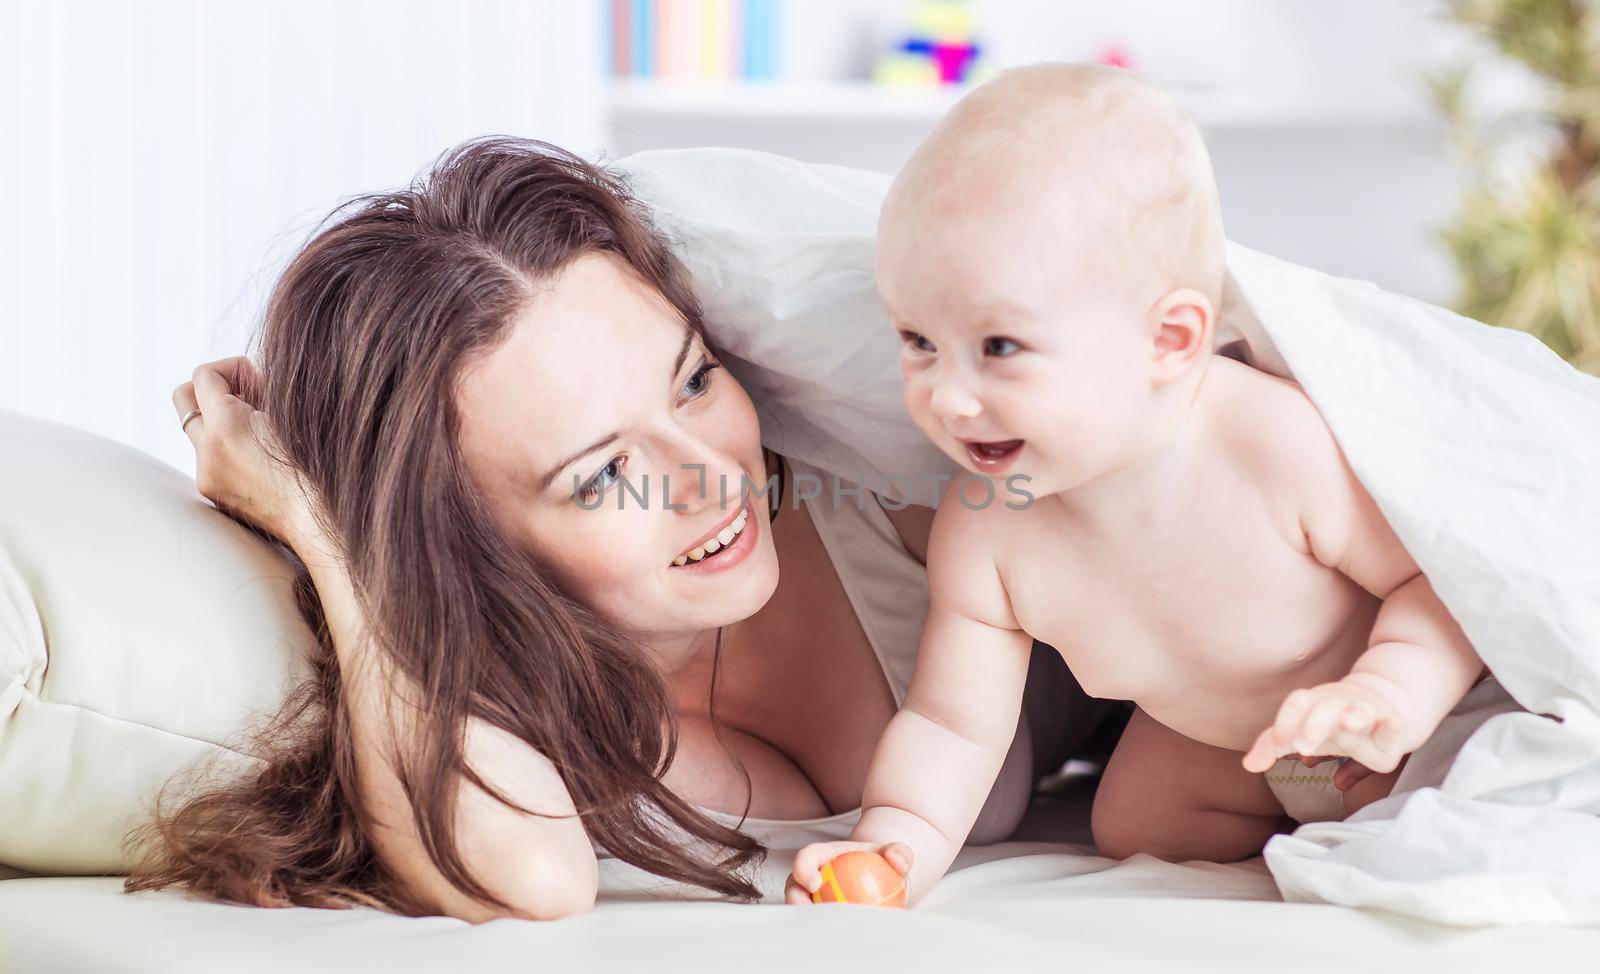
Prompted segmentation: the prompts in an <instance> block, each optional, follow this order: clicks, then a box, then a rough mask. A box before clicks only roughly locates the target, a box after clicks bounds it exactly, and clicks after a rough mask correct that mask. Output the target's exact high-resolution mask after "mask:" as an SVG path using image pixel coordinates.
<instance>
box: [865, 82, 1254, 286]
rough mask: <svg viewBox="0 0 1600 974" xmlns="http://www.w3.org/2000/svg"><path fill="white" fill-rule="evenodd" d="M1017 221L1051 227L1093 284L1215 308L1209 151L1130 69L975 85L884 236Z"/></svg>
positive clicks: (913, 170) (928, 147)
mask: <svg viewBox="0 0 1600 974" xmlns="http://www.w3.org/2000/svg"><path fill="white" fill-rule="evenodd" d="M1012 218H1015V219H1017V220H1019V221H1031V222H1032V223H1034V224H1041V223H1042V224H1044V225H1046V227H1047V228H1048V229H1049V230H1050V232H1051V233H1053V235H1054V239H1053V240H1051V241H1050V243H1051V244H1052V247H1051V249H1052V251H1055V252H1057V253H1060V254H1062V255H1063V256H1070V257H1073V258H1076V260H1077V263H1076V266H1078V267H1079V268H1081V269H1082V270H1083V271H1084V273H1085V274H1086V275H1088V276H1089V277H1091V278H1092V279H1095V280H1102V281H1103V280H1106V277H1105V275H1107V274H1117V275H1132V276H1137V277H1139V278H1141V279H1142V278H1148V281H1143V280H1141V281H1139V282H1134V281H1131V280H1130V281H1129V283H1130V284H1135V285H1136V286H1137V287H1138V288H1139V289H1140V291H1141V292H1143V291H1147V290H1150V289H1153V288H1159V289H1163V290H1170V289H1172V288H1177V287H1190V288H1194V289H1196V290H1198V291H1200V292H1201V293H1203V294H1205V295H1207V296H1208V297H1209V298H1210V299H1211V300H1212V302H1213V304H1215V303H1216V302H1217V300H1218V299H1219V297H1220V292H1221V288H1222V276H1223V231H1222V217H1221V209H1220V206H1219V204H1218V200H1217V192H1216V185H1215V182H1214V179H1213V176H1212V173H1211V163H1210V160H1209V159H1208V157H1207V155H1206V150H1205V144H1204V142H1203V141H1202V140H1201V137H1200V133H1199V131H1198V129H1197V128H1196V127H1195V125H1194V123H1193V122H1192V121H1190V120H1189V119H1188V118H1187V117H1186V116H1185V115H1184V114H1183V112H1182V111H1181V110H1180V109H1179V108H1178V106H1177V105H1176V104H1175V103H1174V102H1173V101H1172V99H1171V98H1170V97H1169V96H1168V95H1167V94H1166V93H1165V92H1163V91H1162V90H1161V89H1160V88H1158V87H1156V86H1155V85H1153V84H1151V83H1149V82H1147V81H1145V80H1143V79H1142V78H1140V77H1139V76H1138V75H1135V74H1133V73H1132V72H1129V71H1126V70H1124V69H1120V68H1103V67H1096V66H1090V65H1065V64H1063V65H1054V64H1046V65H1034V66H1030V67H1025V68H1016V69H1013V70H1010V71H1007V72H1004V73H1003V74H1001V75H999V76H998V77H996V78H995V79H994V80H992V81H990V82H989V83H987V84H985V85H982V86H981V87H979V88H977V89H976V90H974V91H973V92H972V93H971V94H969V95H967V97H965V98H963V99H962V100H961V102H960V103H959V104H957V105H956V107H955V108H954V109H952V110H951V111H950V113H949V114H948V115H947V116H946V117H945V118H944V120H943V121H941V122H940V124H939V126H938V127H937V128H936V129H935V130H934V132H933V134H932V135H930V136H929V137H928V139H927V140H926V141H925V142H923V143H922V145H921V146H920V147H918V149H917V151H916V153H915V154H914V155H913V156H912V158H911V160H910V161H909V162H908V163H907V164H906V166H905V168H904V169H903V170H902V171H901V173H900V175H899V176H898V177H897V178H896V179H895V182H894V186H893V187H892V189H891V190H890V193H889V196H888V198H887V199H886V200H885V202H884V208H883V214H882V217H881V222H880V228H879V236H880V240H885V241H892V240H893V239H894V238H895V237H896V235H897V234H904V233H912V234H918V235H922V236H924V237H925V236H926V234H927V233H928V231H929V228H930V227H932V226H936V225H945V226H949V225H951V224H952V222H954V223H956V224H959V223H960V221H963V220H965V221H969V223H971V222H973V221H986V222H988V223H993V222H994V221H1004V220H1007V219H1012ZM1016 239H1019V240H1021V239H1025V237H1024V235H1020V234H1019V235H1018V237H1017V238H1016ZM1032 239H1034V240H1035V243H1036V245H1037V244H1038V243H1039V238H1038V235H1035V236H1034V237H1033V238H1032ZM1152 296H1153V295H1152Z"/></svg>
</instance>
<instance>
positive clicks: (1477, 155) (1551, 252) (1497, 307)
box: [1431, 0, 1600, 374]
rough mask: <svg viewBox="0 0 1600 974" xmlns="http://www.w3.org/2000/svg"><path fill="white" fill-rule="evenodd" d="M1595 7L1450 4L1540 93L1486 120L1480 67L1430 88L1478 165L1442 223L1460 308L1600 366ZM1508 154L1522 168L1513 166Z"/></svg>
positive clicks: (1599, 24)
mask: <svg viewBox="0 0 1600 974" xmlns="http://www.w3.org/2000/svg"><path fill="white" fill-rule="evenodd" d="M1595 8H1596V3H1594V2H1591V0H1450V2H1449V3H1448V4H1447V9H1448V16H1449V17H1450V18H1451V19H1453V20H1455V21H1457V22H1459V23H1462V24H1466V25H1468V26H1469V27H1471V28H1473V29H1474V30H1476V31H1477V32H1479V33H1480V34H1481V35H1482V36H1483V37H1485V38H1487V39H1488V40H1489V41H1490V42H1492V43H1493V45H1494V46H1495V48H1496V49H1498V51H1499V53H1500V54H1501V55H1503V56H1504V57H1506V58H1510V59H1512V60H1513V61H1515V62H1517V63H1519V64H1520V65H1522V66H1523V67H1524V68H1526V69H1528V70H1529V71H1531V72H1532V73H1533V75H1534V78H1535V79H1536V81H1537V91H1538V95H1537V97H1536V98H1535V100H1534V101H1533V103H1532V104H1531V105H1529V106H1527V107H1525V108H1519V109H1517V110H1515V111H1511V112H1506V113H1502V114H1499V115H1498V116H1497V117H1495V118H1494V119H1493V120H1492V121H1491V122H1485V121H1482V120H1479V119H1477V118H1475V117H1474V116H1473V113H1472V111H1471V110H1470V107H1469V104H1470V99H1469V98H1468V97H1467V93H1468V92H1469V90H1470V85H1471V82H1472V79H1473V77H1474V75H1475V71H1476V68H1477V67H1478V65H1473V64H1469V65H1463V66H1459V67H1456V68H1452V69H1449V70H1447V71H1444V72H1441V73H1439V74H1437V75H1435V76H1434V77H1433V78H1432V79H1431V87H1432V90H1433V95H1434V99H1435V101H1436V102H1437V103H1438V104H1439V106H1440V108H1441V109H1442V110H1443V111H1444V113H1445V114H1446V116H1447V118H1448V119H1449V120H1450V123H1451V129H1452V136H1453V139H1452V141H1453V142H1454V144H1455V145H1456V147H1457V149H1458V151H1460V152H1461V153H1462V155H1463V157H1464V159H1465V160H1466V162H1467V163H1468V166H1469V169H1470V172H1471V177H1470V183H1469V187H1468V189H1467V191H1466V194H1465V198H1464V199H1463V200H1462V206H1461V212H1460V213H1459V214H1458V215H1457V217H1456V219H1455V221H1454V222H1453V223H1452V224H1451V225H1450V226H1449V227H1447V228H1446V229H1445V230H1444V231H1443V238H1444V241H1445V243H1446V245H1447V246H1448V247H1449V248H1450V253H1451V256H1452V257H1453V259H1454V261H1455V264H1456V269H1457V271H1458V273H1459V274H1460V277H1461V284H1462V291H1461V295H1460V299H1459V301H1458V305H1457V310H1459V311H1460V312H1461V313H1463V314H1466V315H1470V316H1472V317H1474V318H1478V319H1480V320H1483V321H1488V322H1492V323H1494V324H1498V325H1505V326H1507V327H1511V328H1518V329H1521V330H1523V331H1527V332H1530V333H1532V334H1534V335H1536V336H1538V337H1539V338H1540V339H1541V340H1543V341H1544V342H1545V343H1546V344H1548V345H1549V346H1550V347H1551V348H1552V349H1554V350H1555V351H1556V352H1557V353H1558V354H1560V355H1561V356H1562V357H1563V358H1565V359H1567V360H1568V361H1569V362H1571V363H1572V364H1574V365H1576V366H1577V367H1578V368H1581V369H1584V370H1586V371H1588V372H1593V373H1596V374H1600V17H1597V16H1596V9H1595ZM1507 149H1512V150H1514V152H1515V153H1516V154H1517V155H1516V156H1512V155H1511V153H1508V152H1507V151H1506V150H1507ZM1530 150H1531V151H1530ZM1508 157H1513V158H1515V157H1520V158H1521V159H1522V160H1523V161H1524V163H1525V164H1523V165H1519V166H1515V167H1512V168H1510V169H1508V168H1507V167H1506V166H1505V165H1504V163H1505V161H1506V159H1507V158H1508Z"/></svg>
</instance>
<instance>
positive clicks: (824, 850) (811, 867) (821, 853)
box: [783, 841, 912, 905]
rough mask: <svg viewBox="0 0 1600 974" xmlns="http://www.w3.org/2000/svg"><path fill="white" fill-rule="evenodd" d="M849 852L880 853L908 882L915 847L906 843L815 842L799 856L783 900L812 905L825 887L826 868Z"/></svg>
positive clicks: (796, 857) (785, 886) (785, 887)
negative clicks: (814, 894) (826, 865)
mask: <svg viewBox="0 0 1600 974" xmlns="http://www.w3.org/2000/svg"><path fill="white" fill-rule="evenodd" d="M846 852H876V853H877V854H878V855H880V856H882V857H883V858H884V859H885V860H887V861H888V863H889V865H891V866H893V867H894V871H895V872H897V873H899V874H900V878H901V879H904V878H905V877H906V876H907V875H908V874H909V873H910V872H911V862H912V854H911V847H910V846H908V845H906V844H905V843H904V842H890V843H881V842H850V841H843V842H813V843H811V844H810V845H808V846H806V847H805V848H803V849H801V850H800V851H799V852H797V853H795V857H794V867H793V868H792V869H791V870H790V873H789V881H788V882H787V883H786V884H785V885H784V889H783V901H784V902H785V903H790V904H795V905H799V904H802V903H810V902H811V894H812V893H815V892H816V891H817V887H819V886H821V885H822V867H823V865H824V864H825V863H829V862H832V861H833V860H834V859H836V858H838V857H839V856H842V855H844V854H845V853H846Z"/></svg>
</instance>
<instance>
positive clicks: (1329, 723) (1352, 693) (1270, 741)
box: [1244, 674, 1431, 774]
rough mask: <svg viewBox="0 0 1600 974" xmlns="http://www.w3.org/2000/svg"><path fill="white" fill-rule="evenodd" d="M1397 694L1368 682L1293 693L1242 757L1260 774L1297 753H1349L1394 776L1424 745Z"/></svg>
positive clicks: (1353, 681)
mask: <svg viewBox="0 0 1600 974" xmlns="http://www.w3.org/2000/svg"><path fill="white" fill-rule="evenodd" d="M1367 676H1370V674H1363V677H1367ZM1391 686H1392V685H1391ZM1398 692H1399V688H1398V687H1394V688H1393V691H1392V692H1391V693H1390V694H1383V693H1380V692H1378V690H1377V688H1376V687H1374V686H1372V685H1369V682H1368V680H1367V679H1364V678H1363V679H1352V678H1346V679H1343V680H1340V681H1339V682H1337V683H1324V684H1322V685H1321V686H1317V687H1312V688H1311V689H1309V690H1296V691H1294V692H1293V693H1291V694H1289V696H1288V697H1286V698H1285V699H1284V701H1283V706H1281V707H1280V708H1278V718H1277V720H1276V721H1275V722H1274V723H1273V725H1272V726H1271V727H1269V728H1267V729H1266V730H1264V731H1262V732H1261V736H1260V737H1257V738H1256V742H1255V744H1253V745H1252V746H1251V748H1250V751H1249V753H1247V754H1246V755H1245V756H1244V768H1245V770H1246V771H1252V772H1255V773H1258V774H1259V773H1261V772H1263V771H1266V770H1267V769H1268V768H1271V767H1272V763H1273V762H1274V761H1276V760H1277V759H1278V758H1280V757H1284V756H1285V755H1290V754H1297V753H1298V754H1319V755H1320V754H1346V755H1349V756H1350V757H1352V758H1354V759H1355V760H1357V761H1359V762H1361V763H1362V764H1364V765H1366V766H1367V767H1368V768H1370V769H1371V770H1373V771H1376V772H1378V773H1380V774H1381V773H1385V772H1389V771H1393V770H1394V769H1395V766H1396V765H1398V764H1399V763H1400V759H1401V758H1402V757H1404V756H1405V755H1406V754H1408V753H1409V752H1410V751H1411V750H1413V749H1414V748H1415V747H1416V746H1417V745H1418V744H1420V743H1421V741H1420V740H1414V738H1416V737H1417V734H1416V733H1415V731H1416V728H1414V727H1412V726H1410V725H1411V723H1412V722H1411V721H1408V720H1407V719H1406V717H1405V715H1404V714H1403V713H1402V711H1401V708H1400V707H1398V706H1396V703H1395V700H1394V693H1398ZM1430 732H1431V729H1430ZM1423 736H1426V734H1424V735H1423Z"/></svg>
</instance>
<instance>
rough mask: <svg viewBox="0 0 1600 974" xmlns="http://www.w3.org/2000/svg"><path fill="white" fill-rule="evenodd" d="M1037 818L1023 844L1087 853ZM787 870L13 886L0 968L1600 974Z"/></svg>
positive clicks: (1081, 883) (1224, 890)
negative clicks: (413, 892)
mask: <svg viewBox="0 0 1600 974" xmlns="http://www.w3.org/2000/svg"><path fill="white" fill-rule="evenodd" d="M1049 814H1050V810H1049V809H1044V810H1043V814H1042V815H1041V814H1039V806H1038V805H1036V812H1035V813H1030V818H1029V820H1028V821H1026V822H1025V823H1024V826H1023V828H1022V829H1021V830H1019V833H1018V834H1019V835H1039V834H1049V833H1051V832H1052V831H1055V832H1056V833H1057V834H1071V832H1073V831H1074V830H1071V829H1068V828H1060V829H1057V828H1056V827H1055V825H1054V824H1053V823H1052V822H1051V821H1050V820H1049V818H1048V815H1049ZM788 862H789V859H788V856H786V855H784V854H782V853H774V854H773V856H772V858H771V860H770V862H769V863H768V865H767V870H766V874H765V877H764V882H763V887H764V889H766V890H767V892H768V898H769V900H770V903H763V904H757V905H744V904H730V903H720V902H704V901H702V902H695V901H694V900H695V899H696V895H695V894H694V893H693V892H692V891H689V890H687V889H685V888H684V887H681V886H677V885H676V884H663V883H662V882H661V881H660V880H657V879H654V878H653V877H651V876H649V875H648V874H646V873H643V872H641V871H640V870H637V869H634V868H633V867H631V866H627V865H625V864H623V863H620V862H617V861H616V860H611V859H606V860H602V862H601V869H602V874H601V877H602V894H601V899H600V902H599V904H598V906H597V907H596V909H595V911H594V912H593V913H591V914H587V915H584V916H581V917H573V918H570V919H566V920H560V921H556V922H547V923H536V922H531V921H518V920H502V921H495V922H493V923H487V924H482V925H479V926H473V925H471V924H467V923H463V922H460V921H456V920H450V919H443V918H421V919H416V918H408V917H397V916H392V915H389V914H384V913H380V912H376V911H371V910H310V909H295V910H259V909H253V908H248V907H235V906H223V905H219V904H215V903H207V902H201V901H196V900H189V899H187V898H185V897H183V896H182V895H179V894H175V893H153V894H152V893H141V894H137V895H128V894H125V893H123V892H122V891H121V880H120V879H117V878H112V877H103V878H102V877H70V878H37V879H34V878H25V879H8V880H4V881H0V971H5V972H7V974H10V972H13V971H16V972H27V974H47V972H57V971H60V972H70V974H84V972H99V971H107V972H150V974H157V972H159V974H173V972H186V971H194V972H207V974H210V972H226V974H232V972H248V971H262V972H268V971H270V972H273V974H306V972H312V971H341V972H343V971H367V970H372V971H385V972H390V971H394V972H402V971H430V972H431V971H458V970H459V971H473V972H485V971H500V970H507V971H510V970H515V971H529V972H555V971H561V972H565V971H611V970H618V971H640V972H646V971H648V972H656V971H693V972H696V974H707V972H719V971H728V970H739V971H752V972H754V971H791V970H792V971H805V972H807V974H824V972H832V971H848V970H875V971H885V970H907V971H946V970H961V971H964V972H974V974H976V972H987V971H1006V970H1049V971H1062V972H1072V974H1077V972H1094V974H1102V972H1104V974H1125V972H1138V971H1161V972H1170V971H1211V970H1215V971H1224V970H1225V971H1228V972H1230V974H1252V972H1272V974H1279V972H1284V971H1294V972H1299V971H1338V972H1340V974H1364V972H1366V971H1371V972H1374V974H1378V972H1388V971H1400V970H1404V971H1407V972H1417V974H1420V972H1431V971H1450V972H1464V971H1496V972H1500V974H1504V972H1506V971H1508V970H1511V971H1518V970H1526V971H1530V972H1531V971H1539V972H1559V971H1569V970H1578V969H1592V966H1591V965H1592V964H1593V958H1595V957H1596V956H1600V929H1595V928H1581V927H1532V926H1529V927H1498V928H1486V929H1477V930H1471V929H1461V928H1454V927H1443V926H1435V925H1432V924H1429V923H1426V922H1424V921H1420V920H1411V919H1406V918H1402V917H1398V916H1395V915H1393V914H1386V913H1378V912H1371V911H1363V910H1352V909H1347V908H1344V907H1336V906H1325V905H1312V904H1286V903H1283V902H1281V901H1280V900H1279V898H1278V896H1277V893H1276V890H1275V887H1274V885H1273V882H1272V879H1271V877H1270V876H1269V875H1268V874H1267V871H1266V868H1265V866H1264V865H1263V864H1262V862H1261V860H1259V859H1256V860H1252V861H1250V862H1246V863H1242V864H1237V865H1230V866H1219V865H1213V864H1205V863H1190V864H1185V865H1174V864H1170V863H1164V862H1160V861H1158V860H1155V859H1151V858H1149V857H1147V856H1138V857H1135V858H1133V859H1130V860H1128V861H1126V862H1122V863H1115V862H1111V861H1109V860H1106V859H1101V858H1099V857H1097V856H1094V855H1092V854H1091V852H1090V850H1089V849H1088V848H1086V847H1084V846H1081V845H1075V844H1066V843H1046V842H1010V843H1003V844H1000V845H993V846H987V847H973V848H968V849H966V850H964V851H963V852H962V854H961V857H960V858H959V859H957V860H956V865H955V868H954V870H953V871H952V872H951V874H950V875H949V877H948V878H946V879H945V880H944V881H943V882H942V883H941V884H940V885H939V886H938V888H937V889H935V890H934V891H933V892H932V893H930V894H929V895H928V897H927V898H926V899H925V900H923V902H922V903H921V904H919V906H918V907H917V909H915V910H911V911H897V910H875V909H869V908H864V907H842V906H830V907H809V908H808V907H790V906H785V905H783V904H782V903H781V902H780V897H779V893H780V890H781V889H782V881H783V878H784V876H785V874H786V872H787V866H788Z"/></svg>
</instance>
